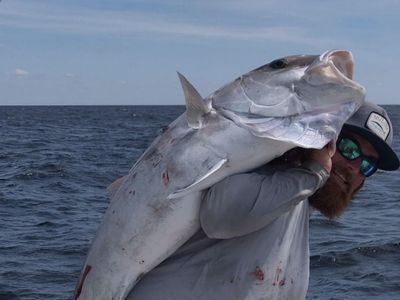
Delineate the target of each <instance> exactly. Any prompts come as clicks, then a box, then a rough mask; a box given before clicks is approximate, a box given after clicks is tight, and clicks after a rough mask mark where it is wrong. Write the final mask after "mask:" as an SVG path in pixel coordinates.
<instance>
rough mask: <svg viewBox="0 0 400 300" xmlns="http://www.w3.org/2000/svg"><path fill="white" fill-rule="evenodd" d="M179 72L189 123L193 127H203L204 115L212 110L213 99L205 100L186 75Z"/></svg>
mask: <svg viewBox="0 0 400 300" xmlns="http://www.w3.org/2000/svg"><path fill="white" fill-rule="evenodd" d="M177 73H178V77H179V80H180V82H181V85H182V89H183V94H184V95H185V101H186V120H187V122H188V125H189V126H190V127H191V128H193V129H200V128H202V127H203V119H204V116H205V115H206V114H208V113H209V112H210V111H211V101H207V100H203V98H202V97H201V96H200V94H199V92H197V90H196V89H195V88H194V87H193V85H192V84H191V83H190V82H189V81H188V80H187V79H186V78H185V76H183V75H182V74H181V73H179V72H177Z"/></svg>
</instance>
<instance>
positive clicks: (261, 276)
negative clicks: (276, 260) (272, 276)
mask: <svg viewBox="0 0 400 300" xmlns="http://www.w3.org/2000/svg"><path fill="white" fill-rule="evenodd" d="M254 275H255V276H256V278H257V279H258V280H261V281H263V280H264V271H263V270H262V269H261V268H260V267H256V271H255V272H254Z"/></svg>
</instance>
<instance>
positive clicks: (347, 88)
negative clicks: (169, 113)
mask: <svg viewBox="0 0 400 300" xmlns="http://www.w3.org/2000/svg"><path fill="white" fill-rule="evenodd" d="M353 66H354V62H353V56H352V54H351V52H349V51H347V50H331V51H327V52H325V53H323V54H321V55H295V56H287V57H283V58H280V59H276V60H273V61H272V62H270V63H268V64H266V65H264V66H261V67H259V68H257V69H255V70H253V71H251V72H249V73H247V74H245V75H242V76H241V77H239V78H237V79H236V80H235V81H233V82H232V83H230V84H227V85H225V86H224V87H222V88H221V89H219V90H217V91H216V92H214V93H213V94H211V95H210V96H209V98H210V99H211V100H212V105H213V107H214V108H216V109H223V110H229V111H231V112H234V113H237V114H243V115H245V114H248V115H253V116H255V117H256V116H264V117H286V116H294V115H299V114H302V113H305V112H310V111H316V110H324V109H327V110H331V109H332V107H333V106H334V107H337V106H338V105H342V104H345V103H349V102H352V103H356V106H357V107H359V106H360V105H361V104H362V102H363V100H364V98H365V89H364V87H362V86H361V85H360V84H358V83H357V82H355V81H353V80H352V77H353Z"/></svg>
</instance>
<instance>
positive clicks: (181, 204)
mask: <svg viewBox="0 0 400 300" xmlns="http://www.w3.org/2000/svg"><path fill="white" fill-rule="evenodd" d="M353 68H354V60H353V55H352V53H351V52H350V51H347V50H329V51H326V52H324V53H322V54H320V55H293V56H287V57H283V58H280V59H276V60H273V61H272V62H270V63H268V64H266V65H263V66H261V67H259V68H257V69H255V70H253V71H250V72H248V73H246V74H244V75H242V76H240V77H238V78H237V79H235V80H234V81H232V82H230V83H228V84H226V85H224V86H222V87H221V88H220V89H218V90H216V91H215V92H213V93H211V94H210V95H209V96H207V97H205V98H203V97H201V95H200V94H199V92H198V91H197V90H196V89H195V87H194V86H193V85H192V84H191V83H190V82H189V81H188V80H187V79H186V78H185V77H184V76H183V75H181V74H180V73H178V77H179V80H180V82H181V85H182V88H183V94H184V97H185V102H186V111H185V112H184V113H183V114H182V115H181V116H179V117H178V118H177V119H176V120H175V121H173V122H172V123H171V124H170V125H169V126H168V127H167V128H166V129H165V130H164V132H163V133H162V134H161V135H160V136H158V137H157V138H156V139H155V140H154V141H153V143H152V144H151V145H150V146H149V147H148V148H147V150H145V152H144V153H143V154H142V155H141V157H140V158H139V159H138V160H137V162H136V163H135V164H134V166H133V167H132V168H131V170H130V171H129V173H128V174H127V175H125V176H124V177H122V178H120V179H118V180H117V181H116V182H114V183H113V184H111V186H110V187H109V189H108V190H109V194H110V199H111V200H110V204H109V207H108V209H107V211H106V212H105V214H104V217H103V220H102V222H101V224H100V226H99V228H98V230H97V233H96V236H95V238H94V239H93V241H92V244H91V247H90V249H89V251H88V255H87V258H86V261H85V263H84V266H83V269H82V272H81V276H80V279H79V281H78V284H77V287H76V290H75V295H74V299H76V300H78V299H79V300H87V299H96V300H99V299H107V300H110V299H113V300H120V299H125V298H126V297H127V295H128V294H129V292H130V291H131V290H132V289H133V288H134V286H135V284H136V283H137V282H138V281H139V280H140V278H141V277H142V276H143V275H145V274H146V273H147V272H149V271H150V270H152V269H153V268H154V267H156V266H157V265H158V264H160V263H161V262H162V261H163V260H164V259H166V258H167V257H169V256H170V255H171V254H172V253H173V252H174V251H176V250H177V249H178V248H179V247H180V246H181V245H183V244H184V243H185V242H186V241H187V240H188V239H189V238H190V237H191V236H192V235H193V234H194V233H195V232H196V231H197V230H199V229H200V222H199V210H200V204H201V199H202V197H203V195H204V193H205V192H206V191H207V189H208V188H209V187H211V186H212V185H214V184H215V183H217V182H218V181H220V180H222V179H224V178H226V177H228V176H230V175H233V174H237V173H241V172H247V171H250V170H252V169H254V168H257V167H260V166H262V165H263V164H266V163H268V162H269V161H271V160H273V159H274V158H277V157H279V156H281V155H282V154H284V153H285V152H287V151H288V150H290V149H292V148H295V147H302V148H315V149H321V148H322V147H324V146H325V145H326V144H328V143H329V142H330V141H332V140H335V139H336V138H337V136H338V133H339V132H340V130H341V128H342V126H343V124H344V122H345V121H346V120H347V119H348V118H349V117H350V116H351V115H352V114H353V113H354V112H355V111H356V110H357V109H358V108H359V107H360V106H361V105H362V103H363V102H364V99H365V88H364V87H363V86H362V85H360V84H359V83H357V82H355V81H353V79H352V78H353Z"/></svg>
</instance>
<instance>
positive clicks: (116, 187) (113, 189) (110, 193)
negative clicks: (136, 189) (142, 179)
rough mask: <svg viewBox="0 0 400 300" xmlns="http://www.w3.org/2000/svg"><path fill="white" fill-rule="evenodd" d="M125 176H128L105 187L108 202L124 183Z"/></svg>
mask: <svg viewBox="0 0 400 300" xmlns="http://www.w3.org/2000/svg"><path fill="white" fill-rule="evenodd" d="M127 176H128V175H125V176H123V177H120V178H118V179H117V180H115V181H114V182H113V183H111V184H110V185H109V186H108V187H107V195H108V198H109V199H110V201H112V199H113V198H114V196H115V194H116V193H117V191H118V190H119V188H120V187H121V184H122V183H123V182H124V180H125V178H126V177H127Z"/></svg>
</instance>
